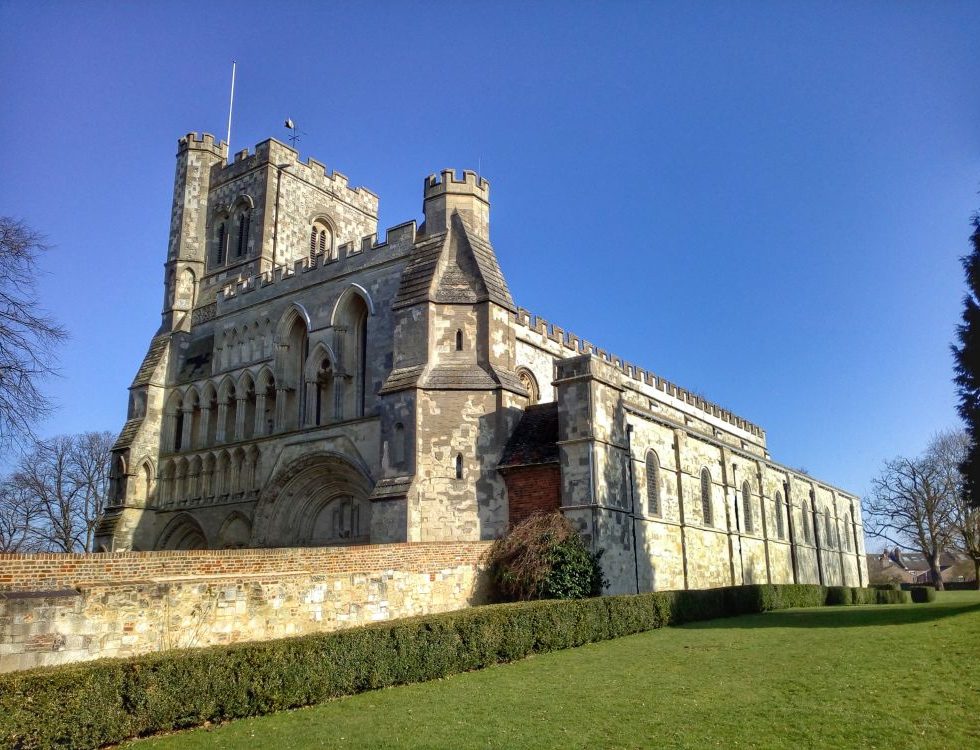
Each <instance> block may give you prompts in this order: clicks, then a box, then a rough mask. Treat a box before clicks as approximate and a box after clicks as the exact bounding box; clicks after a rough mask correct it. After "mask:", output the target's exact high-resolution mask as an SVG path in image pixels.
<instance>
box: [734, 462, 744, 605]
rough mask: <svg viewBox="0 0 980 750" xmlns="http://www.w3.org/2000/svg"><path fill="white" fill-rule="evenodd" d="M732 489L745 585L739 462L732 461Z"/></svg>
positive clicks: (739, 555) (740, 561)
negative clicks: (739, 498) (739, 505)
mask: <svg viewBox="0 0 980 750" xmlns="http://www.w3.org/2000/svg"><path fill="white" fill-rule="evenodd" d="M732 485H734V486H733V487H732V490H733V491H734V492H735V531H736V533H737V534H738V569H739V571H740V572H741V575H742V585H743V586H744V585H745V562H744V561H743V558H742V517H741V515H740V514H739V510H738V464H736V463H735V462H734V461H733V462H732Z"/></svg>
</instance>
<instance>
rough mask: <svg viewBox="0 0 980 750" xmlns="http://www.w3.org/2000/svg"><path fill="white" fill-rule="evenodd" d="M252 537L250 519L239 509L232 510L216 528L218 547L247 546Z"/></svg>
mask: <svg viewBox="0 0 980 750" xmlns="http://www.w3.org/2000/svg"><path fill="white" fill-rule="evenodd" d="M251 538H252V521H251V519H250V518H249V517H248V516H246V515H245V514H244V513H242V512H241V511H237V510H235V511H232V512H231V513H229V514H228V517H227V518H226V519H225V520H224V521H223V522H222V523H221V528H220V529H218V536H217V544H215V547H217V548H218V549H240V548H242V547H247V546H248V543H249V540H250V539H251Z"/></svg>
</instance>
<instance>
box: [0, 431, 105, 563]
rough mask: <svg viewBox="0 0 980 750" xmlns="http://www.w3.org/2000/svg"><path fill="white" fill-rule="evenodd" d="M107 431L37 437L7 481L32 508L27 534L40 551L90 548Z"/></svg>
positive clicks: (100, 500) (99, 509) (98, 513)
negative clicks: (46, 438) (27, 499)
mask: <svg viewBox="0 0 980 750" xmlns="http://www.w3.org/2000/svg"><path fill="white" fill-rule="evenodd" d="M112 441H113V436H112V433H109V432H85V433H82V434H80V435H60V436H58V437H54V438H51V439H50V440H43V441H37V442H36V443H35V444H34V447H33V449H32V450H31V451H30V452H29V453H26V454H24V456H22V457H21V459H20V460H19V461H18V464H17V468H16V470H15V471H14V473H13V475H12V476H11V477H10V479H9V481H8V484H9V485H10V486H11V487H12V488H13V489H14V490H15V491H16V492H18V493H21V495H22V496H24V497H26V498H29V499H30V502H31V503H32V504H33V507H35V509H36V510H35V512H34V513H33V514H32V516H31V519H30V526H29V529H28V531H27V537H28V538H30V539H33V540H34V545H35V546H36V547H38V548H41V549H48V550H54V551H58V552H92V551H93V549H92V547H93V544H94V541H95V528H96V526H98V523H99V521H100V519H101V518H102V514H103V513H104V511H105V504H106V498H107V495H108V487H109V466H110V460H111V455H110V452H109V451H110V449H111V447H112Z"/></svg>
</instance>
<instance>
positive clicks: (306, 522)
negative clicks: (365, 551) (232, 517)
mask: <svg viewBox="0 0 980 750" xmlns="http://www.w3.org/2000/svg"><path fill="white" fill-rule="evenodd" d="M371 489H372V482H371V480H370V479H369V477H368V475H367V473H366V472H365V471H364V470H363V469H361V468H359V467H358V466H355V465H354V464H353V463H352V462H351V461H350V460H349V459H347V458H346V457H344V456H341V455H339V454H335V453H326V452H320V453H314V454H310V455H307V456H304V457H302V458H299V459H297V460H295V461H293V462H292V463H290V464H288V465H286V466H285V467H283V468H282V469H280V470H279V471H278V472H277V473H276V475H275V476H274V477H273V479H272V481H270V482H269V483H268V484H267V485H266V487H265V489H264V490H263V491H262V494H261V496H260V498H259V501H258V503H257V505H256V509H255V518H254V521H253V528H254V529H255V531H254V534H253V538H252V546H254V547H293V546H296V547H318V546H326V545H340V544H365V543H367V542H368V541H369V539H370V529H371V518H370V513H371V506H370V502H369V501H368V496H369V495H370V493H371Z"/></svg>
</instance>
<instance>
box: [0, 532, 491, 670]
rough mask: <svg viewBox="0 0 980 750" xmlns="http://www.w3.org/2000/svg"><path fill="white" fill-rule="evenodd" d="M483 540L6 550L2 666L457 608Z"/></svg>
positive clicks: (467, 593)
mask: <svg viewBox="0 0 980 750" xmlns="http://www.w3.org/2000/svg"><path fill="white" fill-rule="evenodd" d="M487 547H488V544H486V543H480V542H474V543H430V544H392V545H365V546H360V547H347V548H342V547H326V548H324V547H321V548H306V549H303V548H292V549H266V550H213V551H193V552H184V551H181V552H116V553H107V554H95V555H82V554H78V555H57V554H46V555H9V554H8V555H0V672H7V671H12V670H16V669H29V668H32V667H37V666H45V665H52V664H64V663H67V662H74V661H86V660H90V659H97V658H101V657H111V656H134V655H137V654H143V653H148V652H152V651H163V650H167V649H172V648H188V647H194V646H209V645H216V644H227V643H235V642H240V641H256V640H267V639H270V638H280V637H285V636H292V635H302V634H304V633H314V632H323V631H329V630H336V629H339V628H344V627H350V626H353V625H363V624H368V623H371V622H376V621H379V620H389V619H394V618H398V617H409V616H414V615H423V614H429V613H433V612H443V611H449V610H454V609H460V608H463V607H467V606H471V605H474V604H479V603H482V602H483V601H484V597H485V593H484V590H483V583H484V579H483V575H482V571H483V568H482V564H481V559H482V556H483V554H484V552H485V550H486V549H487Z"/></svg>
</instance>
